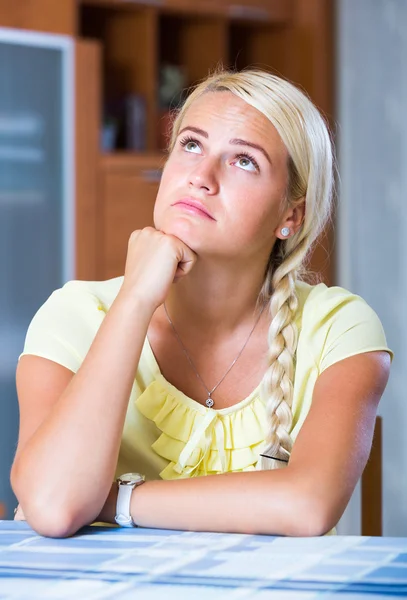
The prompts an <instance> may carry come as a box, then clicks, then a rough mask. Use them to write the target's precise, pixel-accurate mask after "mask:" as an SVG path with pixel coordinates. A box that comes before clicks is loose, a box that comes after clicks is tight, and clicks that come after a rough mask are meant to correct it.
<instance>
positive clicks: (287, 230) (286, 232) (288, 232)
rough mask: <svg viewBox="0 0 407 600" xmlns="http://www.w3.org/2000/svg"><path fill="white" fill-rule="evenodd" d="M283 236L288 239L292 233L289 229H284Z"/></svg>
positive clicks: (282, 230)
mask: <svg viewBox="0 0 407 600" xmlns="http://www.w3.org/2000/svg"><path fill="white" fill-rule="evenodd" d="M280 233H281V235H283V236H284V237H288V236H289V235H290V233H291V231H290V229H289V228H288V227H283V228H282V229H281V232H280Z"/></svg>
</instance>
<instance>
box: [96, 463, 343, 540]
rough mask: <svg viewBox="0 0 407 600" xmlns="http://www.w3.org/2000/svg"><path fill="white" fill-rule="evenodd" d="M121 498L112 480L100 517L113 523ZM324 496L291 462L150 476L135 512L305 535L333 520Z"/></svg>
mask: <svg viewBox="0 0 407 600" xmlns="http://www.w3.org/2000/svg"><path fill="white" fill-rule="evenodd" d="M116 499H117V488H116V485H115V484H113V486H112V488H111V492H110V494H109V497H108V500H107V502H106V504H105V506H104V509H103V511H102V512H101V514H100V515H99V516H98V519H97V520H101V521H105V522H111V523H114V516H115V510H116ZM323 501H324V499H323V498H321V499H320V500H316V498H315V495H314V494H313V493H312V490H311V486H309V485H307V484H304V485H302V484H301V478H299V477H298V476H297V474H296V473H295V472H294V471H290V469H289V468H286V469H281V470H275V471H252V472H248V473H229V474H225V475H213V476H206V477H194V478H188V479H179V480H174V481H161V480H159V481H150V482H147V483H145V484H144V485H141V486H139V487H137V488H136V489H135V491H134V492H133V494H132V500H131V514H132V517H133V519H134V521H135V523H137V525H138V526H140V527H151V528H163V529H179V530H186V531H213V532H223V533H250V534H270V535H293V536H306V535H319V534H322V533H326V531H327V530H328V529H330V528H331V527H332V526H333V524H332V525H330V524H326V523H325V522H324V515H323V514H322V512H323V510H321V506H323Z"/></svg>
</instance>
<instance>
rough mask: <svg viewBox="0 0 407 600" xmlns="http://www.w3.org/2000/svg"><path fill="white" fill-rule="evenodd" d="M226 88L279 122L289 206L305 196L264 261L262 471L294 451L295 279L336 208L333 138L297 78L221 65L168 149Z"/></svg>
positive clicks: (176, 122)
mask: <svg viewBox="0 0 407 600" xmlns="http://www.w3.org/2000/svg"><path fill="white" fill-rule="evenodd" d="M215 91H229V92H231V93H233V94H235V95H236V96H238V97H239V98H241V99H242V100H244V101H245V102H247V104H250V105H251V106H253V107H254V108H256V109H257V110H259V111H260V112H261V113H263V115H265V116H266V117H267V118H268V119H269V120H270V122H271V123H272V124H273V125H274V127H275V128H276V130H277V132H278V133H279V135H280V137H281V139H282V140H283V142H284V144H285V146H286V148H287V151H288V154H289V164H288V167H289V168H288V172H289V176H288V182H287V193H286V198H285V206H284V207H283V209H285V208H286V207H287V206H295V205H296V204H298V203H301V202H303V201H304V199H305V206H306V210H305V218H304V222H303V224H302V226H301V228H300V229H299V231H298V232H297V233H295V235H293V236H291V237H290V238H288V239H286V240H280V239H278V240H276V242H275V244H274V247H273V250H272V252H271V255H270V258H269V262H268V265H267V269H266V273H265V278H264V283H263V287H262V290H261V293H260V296H259V303H260V302H261V303H264V302H268V303H269V311H270V317H271V324H270V328H269V332H268V345H269V351H268V361H269V366H268V369H267V371H266V373H265V376H264V378H263V383H262V387H261V395H262V397H263V399H264V400H265V402H266V412H267V417H268V433H267V437H266V443H265V447H264V449H263V450H262V454H265V455H267V456H268V457H273V458H276V459H280V460H272V459H270V458H265V457H261V458H260V459H259V461H258V464H257V468H261V469H273V468H279V467H281V466H284V464H285V463H284V462H282V461H287V460H288V458H289V456H290V453H291V449H292V439H291V437H290V431H291V426H292V410H291V407H292V400H293V381H294V356H295V352H296V348H297V337H298V331H297V327H296V325H295V320H294V319H295V315H296V312H297V309H298V298H297V294H296V288H295V284H296V281H297V280H298V279H300V278H301V277H302V275H303V274H304V273H305V263H306V259H307V257H308V255H309V251H310V249H311V247H312V245H313V244H314V242H315V240H316V239H317V237H318V236H319V234H320V233H321V231H322V229H323V228H324V226H325V224H326V222H327V220H328V218H329V215H330V212H331V205H332V195H333V170H334V167H333V165H334V159H333V149H332V142H331V138H330V135H329V131H328V128H327V126H326V124H325V121H324V119H323V117H322V116H321V113H320V112H319V111H318V109H317V108H316V107H315V106H314V104H313V103H312V102H311V100H310V99H309V98H308V97H307V95H306V94H305V93H304V92H302V91H301V90H299V89H298V88H297V87H296V86H295V85H293V84H292V83H290V82H288V81H286V80H284V79H282V78H280V77H277V76H276V75H272V74H270V73H267V72H265V71H261V70H254V69H246V70H243V71H240V72H234V71H225V70H219V71H217V72H215V73H214V74H212V75H210V76H209V77H208V78H206V79H205V80H204V81H202V82H201V83H200V84H199V85H197V87H196V88H195V89H194V90H193V92H192V93H191V94H190V95H189V97H188V98H187V100H186V102H185V103H184V104H183V106H182V108H181V109H180V110H179V111H178V113H177V116H176V118H175V120H174V123H173V128H172V134H171V139H170V143H169V150H170V151H171V150H172V149H173V147H174V145H175V141H176V138H177V136H178V132H179V130H180V126H181V123H182V120H183V118H184V116H185V113H186V111H187V110H188V108H189V107H190V106H191V104H192V103H193V102H194V101H195V100H196V99H197V98H199V97H200V96H201V95H202V94H204V93H206V92H215Z"/></svg>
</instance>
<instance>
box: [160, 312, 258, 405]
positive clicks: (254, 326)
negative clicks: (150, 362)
mask: <svg viewBox="0 0 407 600" xmlns="http://www.w3.org/2000/svg"><path fill="white" fill-rule="evenodd" d="M264 308H265V306H263V308H262V309H261V311H260V314H259V316H258V317H257V319H256V321H255V323H254V325H253V327H252V330H251V331H250V333H249V336H248V338H247V340H246V341H245V343H244V345H243V348H242V349H241V350H240V352H239V354H238V355H237V356H236V358H235V360H234V361H233V362H232V364H231V365H230V367H229V368H228V370H227V371H226V373H225V374H224V376H223V377H222V379H221V380H220V381H218V383H217V384H216V385H215V387H213V388H212V389H211V390H209V389H208V388H207V387H206V385H205V383H204V381H203V379H202V377H201V376H200V374H199V373H198V370H197V368H196V367H195V365H194V363H193V361H192V358H191V357H190V355H189V353H188V350H187V349H186V348H185V346H184V344H183V343H182V340H181V338H180V337H179V335H178V333H177V330H176V329H175V327H174V323H173V322H172V321H171V317H170V315H169V314H168V311H167V307H166V305H165V302H164V310H165V314H166V315H167V319H168V321H169V323H170V325H171V327H172V329H173V331H174V334H175V337H176V338H177V340H178V342H179V344H180V346H181V348H182V350H183V352H184V354H185V356H186V357H187V359H188V362H189V364H190V365H191V367H192V369H193V370H194V371H195V374H196V376H197V377H198V379H199V381H200V382H201V383H202V385H203V386H204V388H205V390H206V393H207V394H208V398H207V399H206V400H205V404H206V406H207V407H208V408H212V406H214V404H215V402H214V401H213V399H212V398H211V396H212V394H213V392H214V391H215V390H216V388H217V387H218V386H220V384H221V383H222V381H223V380H224V379H225V377H226V375H227V374H228V373H229V371H230V370H231V368H232V367H233V366H234V364H235V363H236V362H237V360H238V358H239V357H240V355H241V354H242V352H243V350H244V349H245V348H246V346H247V343H248V341H249V340H250V338H251V335H252V333H253V331H254V330H255V328H256V325H257V323H258V322H259V321H260V317H261V315H262V313H263V310H264Z"/></svg>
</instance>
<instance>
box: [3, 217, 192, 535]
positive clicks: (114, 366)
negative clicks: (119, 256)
mask: <svg viewBox="0 0 407 600" xmlns="http://www.w3.org/2000/svg"><path fill="white" fill-rule="evenodd" d="M193 263H194V256H193V253H192V252H191V251H190V250H189V249H188V248H187V247H186V246H185V245H184V244H182V242H181V241H180V240H177V239H176V238H174V237H172V236H165V235H164V234H162V233H160V232H157V231H155V230H153V229H152V228H146V230H143V231H141V232H135V233H134V234H132V236H131V238H130V242H129V251H128V256H127V262H126V273H125V278H124V283H123V285H122V289H121V291H120V292H119V294H118V296H117V298H116V300H115V301H114V303H113V304H112V306H111V308H110V310H109V312H108V314H107V315H106V318H105V319H104V321H103V323H102V324H101V326H100V328H99V331H98V333H97V335H96V336H95V339H94V340H93V343H92V345H91V347H90V350H89V352H88V353H87V356H86V357H85V359H84V361H83V363H82V365H81V367H80V369H79V370H78V372H77V373H76V374H75V375H74V374H73V373H71V372H70V371H69V370H68V369H65V368H64V367H62V366H60V365H57V364H56V363H53V362H52V361H49V360H46V359H42V358H39V357H34V356H24V357H22V358H21V361H20V363H19V365H18V367H17V374H16V379H17V392H18V398H19V405H20V434H19V443H18V448H17V453H16V456H15V460H14V463H13V467H12V471H11V484H12V487H13V490H14V493H15V494H16V496H17V498H18V501H19V503H20V505H21V509H22V511H23V513H24V515H25V517H26V519H27V521H28V523H29V524H30V525H31V526H32V527H33V528H34V529H35V530H36V531H38V532H39V533H41V534H43V535H50V536H64V535H69V534H70V533H73V532H74V531H76V530H77V529H79V528H80V527H81V526H83V525H84V524H86V523H89V522H92V521H94V520H95V519H96V517H97V515H98V514H99V512H100V511H101V510H102V507H103V505H104V503H105V501H106V498H107V496H108V494H109V491H110V489H111V486H112V480H113V477H114V471H115V468H116V464H117V459H118V454H119V449H120V441H121V435H122V431H123V426H124V420H125V416H126V411H127V405H128V400H129V397H130V393H131V387H132V385H133V382H134V378H135V374H136V370H137V365H138V362H139V359H140V354H141V350H142V346H143V343H144V339H145V336H146V334H147V329H148V325H149V323H150V320H151V317H152V315H153V313H154V311H155V309H156V308H157V306H159V305H160V304H161V303H162V302H163V300H164V299H165V297H166V295H167V293H168V289H169V287H170V285H171V284H172V282H173V280H174V277H175V278H177V273H178V276H182V275H184V274H186V273H188V271H189V269H190V268H191V267H192V265H193ZM180 270H181V271H182V272H181V273H179V271H180Z"/></svg>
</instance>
